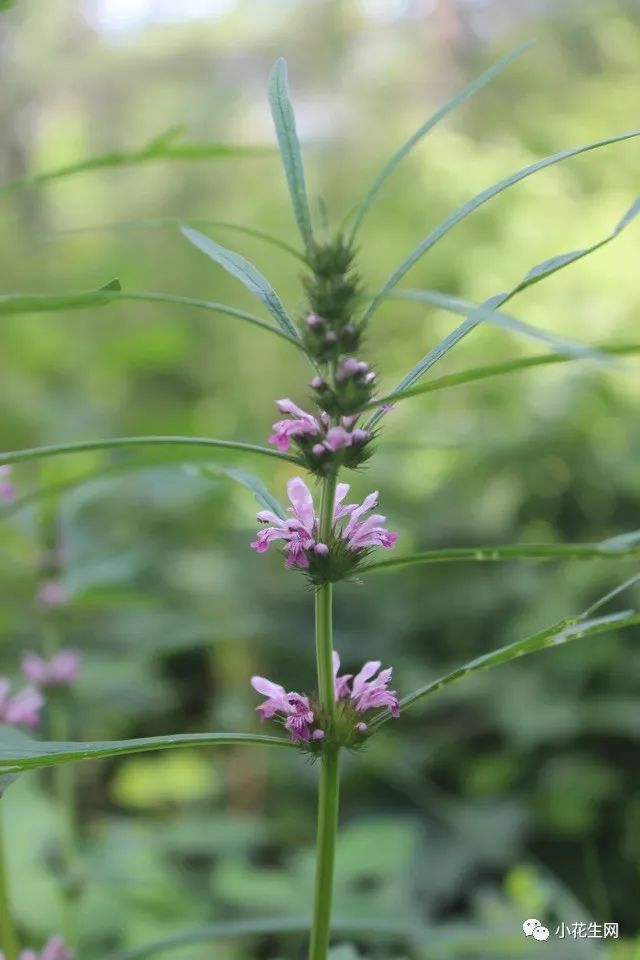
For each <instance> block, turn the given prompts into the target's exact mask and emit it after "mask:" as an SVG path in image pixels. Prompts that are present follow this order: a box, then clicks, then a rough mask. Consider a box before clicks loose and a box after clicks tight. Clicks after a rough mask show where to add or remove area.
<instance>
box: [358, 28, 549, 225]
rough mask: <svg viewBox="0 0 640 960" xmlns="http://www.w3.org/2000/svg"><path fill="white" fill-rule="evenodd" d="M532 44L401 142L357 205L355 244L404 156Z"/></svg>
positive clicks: (482, 77) (487, 72) (499, 64)
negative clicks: (383, 189)
mask: <svg viewBox="0 0 640 960" xmlns="http://www.w3.org/2000/svg"><path fill="white" fill-rule="evenodd" d="M531 45H532V42H531V41H530V42H529V43H525V44H523V45H522V46H521V47H518V48H517V49H516V50H513V51H512V52H511V53H509V54H507V56H506V57H503V59H502V60H499V61H498V62H497V63H495V64H494V65H493V66H492V67H489V69H488V70H485V72H484V73H481V74H480V76H479V77H476V79H475V80H473V81H472V82H471V83H470V84H469V85H468V86H466V87H464V89H463V90H461V91H460V92H459V93H457V94H456V95H455V97H452V98H451V100H449V101H448V102H447V103H445V104H444V106H442V107H440V108H439V109H438V110H436V112H435V113H433V114H432V115H431V116H430V117H429V119H428V120H425V122H424V123H423V124H422V126H420V127H418V129H417V130H416V131H415V133H413V134H412V135H411V136H410V137H409V139H408V140H406V141H405V143H403V144H402V146H401V147H400V149H399V150H398V151H396V153H394V155H393V156H392V157H391V159H390V160H389V161H388V163H386V164H385V166H384V167H383V168H382V170H381V171H380V173H379V174H378V176H377V177H376V178H375V180H374V181H373V183H372V184H371V187H370V188H369V190H368V191H367V193H366V195H365V197H364V199H363V200H362V202H361V203H360V204H359V205H358V207H357V208H356V210H355V220H354V224H353V229H352V231H351V243H352V244H353V242H354V241H355V238H356V234H357V233H358V231H359V229H360V227H361V226H362V221H363V220H364V218H365V216H366V215H367V213H368V212H369V208H370V207H371V205H372V204H373V202H374V200H375V199H376V197H377V196H378V194H379V193H380V191H381V190H382V188H383V186H384V184H385V183H386V181H387V180H388V179H389V177H390V176H391V174H392V173H393V171H394V170H395V169H396V167H397V166H398V164H399V163H400V162H401V161H402V160H404V158H405V157H406V156H407V154H408V153H409V152H410V151H411V150H412V149H413V148H414V147H415V145H416V144H417V143H419V142H420V140H422V138H423V137H424V136H426V134H427V133H429V131H430V130H432V129H433V128H434V127H435V126H436V124H438V123H440V121H441V120H442V119H443V118H444V117H446V116H447V114H449V113H451V111H452V110H454V109H455V108H456V107H458V106H459V105H460V104H461V103H464V102H465V100H468V99H469V98H470V97H472V96H473V95H474V93H477V92H478V90H481V89H482V88H483V87H484V86H486V84H487V83H489V81H490V80H493V78H494V77H495V76H497V75H498V74H499V73H502V71H503V70H505V69H506V67H508V66H509V64H510V63H512V62H513V61H514V60H516V59H517V58H518V57H520V56H522V54H523V53H525V51H526V50H528V49H529V47H530V46H531Z"/></svg>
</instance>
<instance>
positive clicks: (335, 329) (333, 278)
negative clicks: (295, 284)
mask: <svg viewBox="0 0 640 960" xmlns="http://www.w3.org/2000/svg"><path fill="white" fill-rule="evenodd" d="M354 253H355V251H354V250H353V248H352V247H351V246H350V245H349V244H347V243H346V242H345V241H344V240H343V239H342V237H337V238H336V239H335V240H333V241H331V242H330V243H326V244H316V245H315V246H314V247H313V249H312V250H311V251H310V252H309V267H310V269H311V276H310V277H307V278H306V279H305V281H304V284H305V289H306V292H307V298H308V301H309V305H310V310H309V312H308V313H307V314H306V315H305V316H304V317H303V320H302V323H301V328H302V330H301V332H302V338H303V341H304V344H305V347H306V349H307V350H308V352H309V354H310V355H311V356H312V357H313V358H314V360H316V362H317V363H320V364H324V363H329V362H332V361H334V360H337V359H338V358H339V357H341V356H343V355H344V354H346V353H353V352H355V351H356V350H357V349H358V347H359V345H360V340H361V336H362V324H361V322H359V321H356V320H355V319H354V314H355V311H356V309H357V305H358V297H359V295H360V293H361V286H360V281H359V279H358V276H357V273H356V272H355V270H354V269H353V258H354Z"/></svg>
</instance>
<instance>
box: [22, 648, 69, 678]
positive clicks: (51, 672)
mask: <svg viewBox="0 0 640 960" xmlns="http://www.w3.org/2000/svg"><path fill="white" fill-rule="evenodd" d="M81 669H82V657H81V656H80V654H79V653H78V652H77V650H60V651H59V653H56V654H55V656H53V657H52V658H51V660H49V661H47V660H44V659H43V658H42V657H39V656H38V655H37V654H36V653H25V655H24V656H23V658H22V672H23V674H24V675H25V677H26V678H27V680H31V682H32V683H34V684H36V686H39V687H68V686H71V684H72V683H73V682H74V681H75V680H77V679H78V676H79V675H80V671H81Z"/></svg>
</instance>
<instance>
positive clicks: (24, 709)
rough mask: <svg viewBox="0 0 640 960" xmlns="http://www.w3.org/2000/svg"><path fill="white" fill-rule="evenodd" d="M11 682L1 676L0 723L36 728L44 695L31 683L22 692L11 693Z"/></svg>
mask: <svg viewBox="0 0 640 960" xmlns="http://www.w3.org/2000/svg"><path fill="white" fill-rule="evenodd" d="M10 691H11V683H10V681H9V680H7V678H6V677H0V723H3V724H6V725H7V726H10V727H17V726H25V727H30V728H32V729H33V728H34V727H37V726H38V724H39V723H40V711H41V709H42V707H43V706H44V697H43V696H42V694H41V693H40V691H39V690H38V689H37V687H35V686H32V685H29V686H26V687H24V689H23V690H21V691H20V693H14V694H13V696H11V695H10Z"/></svg>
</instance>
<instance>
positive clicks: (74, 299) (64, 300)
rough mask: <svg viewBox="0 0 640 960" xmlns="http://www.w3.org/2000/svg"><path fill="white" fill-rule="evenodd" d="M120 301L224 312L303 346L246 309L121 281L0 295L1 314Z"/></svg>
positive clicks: (52, 309)
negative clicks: (127, 286) (89, 287)
mask: <svg viewBox="0 0 640 960" xmlns="http://www.w3.org/2000/svg"><path fill="white" fill-rule="evenodd" d="M117 300H132V301H137V302H142V303H169V304H173V305H175V304H178V305H180V306H185V307H195V308H196V309H198V310H209V311H211V312H212V313H221V314H224V315H226V316H229V317H236V318H237V319H238V320H245V321H246V322H247V323H251V324H253V325H254V326H256V327H260V328H261V329H262V330H268V331H269V332H270V333H275V334H276V335H277V336H279V337H282V338H283V339H284V340H287V342H289V343H293V344H294V345H295V346H296V347H298V349H299V350H301V349H302V346H301V344H300V341H299V339H298V338H297V337H296V338H295V339H294V337H293V336H291V335H290V334H288V333H286V332H285V331H284V330H282V329H280V328H279V327H274V326H273V325H272V324H270V323H266V321H264V320H262V318H261V317H258V316H256V315H255V314H253V313H248V312H247V311H246V310H238V309H237V308H236V307H228V306H226V304H224V303H215V302H214V301H212V300H199V299H195V298H193V297H182V296H180V295H178V294H172V293H154V292H144V291H143V292H135V291H131V290H126V291H123V290H122V288H121V287H120V281H119V280H112V281H111V283H108V284H106V286H104V287H101V288H100V289H99V290H87V291H78V292H75V291H72V292H70V293H8V294H4V295H0V316H3V315H5V316H7V315H11V314H17V313H51V312H53V311H56V310H79V309H87V308H88V307H100V306H105V305H106V304H108V303H113V302H114V301H117Z"/></svg>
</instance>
